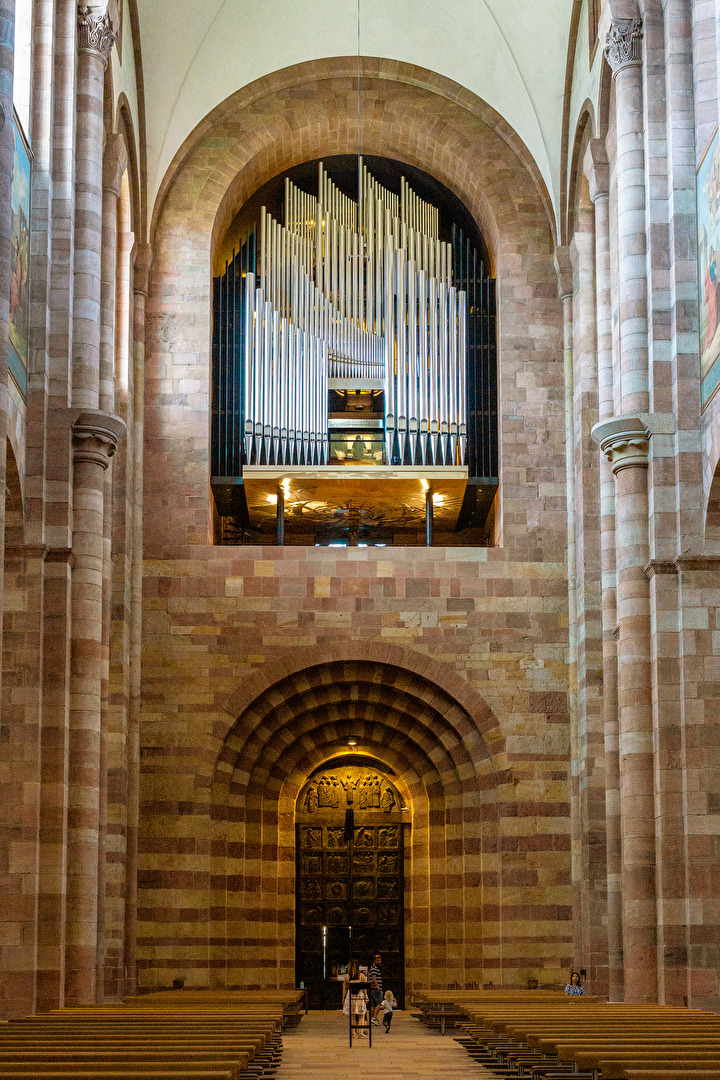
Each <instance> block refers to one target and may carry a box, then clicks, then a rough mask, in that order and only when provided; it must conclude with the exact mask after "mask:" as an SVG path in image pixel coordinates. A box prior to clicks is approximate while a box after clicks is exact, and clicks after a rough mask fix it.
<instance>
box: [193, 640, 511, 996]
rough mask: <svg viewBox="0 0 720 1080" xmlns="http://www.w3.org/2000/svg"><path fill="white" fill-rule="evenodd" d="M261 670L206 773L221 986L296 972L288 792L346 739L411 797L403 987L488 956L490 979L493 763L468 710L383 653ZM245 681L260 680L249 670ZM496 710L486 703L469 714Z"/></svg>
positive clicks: (466, 976) (433, 981)
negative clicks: (276, 671) (486, 942)
mask: <svg viewBox="0 0 720 1080" xmlns="http://www.w3.org/2000/svg"><path fill="white" fill-rule="evenodd" d="M398 651H402V650H398ZM416 659H417V660H419V659H420V658H419V657H418V658H416ZM293 666H294V665H293V662H292V661H289V662H288V667H290V668H291V669H292V668H293ZM416 666H421V665H420V664H417V663H416ZM430 666H433V665H430ZM263 674H264V675H265V678H264V680H262V681H265V682H266V685H265V686H264V688H263V689H261V690H260V691H259V692H258V693H255V694H254V695H253V692H252V690H250V689H249V688H244V687H243V688H241V689H240V691H239V692H238V695H239V700H243V699H244V700H245V702H246V704H245V707H244V709H243V710H242V712H241V713H240V715H239V716H238V717H237V720H236V722H235V723H234V724H233V725H232V726H230V727H229V730H228V732H227V734H226V735H225V737H224V739H223V743H222V748H221V750H220V753H219V755H218V759H217V763H216V768H215V773H214V776H213V784H212V796H211V799H212V811H211V812H212V816H213V820H214V828H213V836H214V844H215V850H216V858H215V860H214V868H213V877H214V880H215V881H216V883H217V887H216V889H215V894H214V897H213V903H212V911H213V913H214V914H213V918H214V919H215V920H216V922H218V923H219V924H220V925H219V926H218V927H216V929H214V930H213V931H211V932H210V934H209V937H210V938H211V939H218V938H219V937H220V938H221V937H222V932H223V929H224V933H225V940H224V941H223V942H222V948H221V949H219V950H218V956H220V955H221V954H222V956H223V958H224V965H223V966H222V967H221V968H220V969H219V970H217V971H216V973H215V977H216V981H217V982H218V984H220V985H228V984H230V985H232V984H233V983H234V982H238V983H242V984H243V985H267V982H266V980H267V979H268V977H269V978H270V980H271V981H272V980H273V977H274V979H275V982H276V984H277V985H279V986H282V985H288V984H289V983H292V981H293V975H294V972H293V970H292V963H293V959H294V858H295V852H294V843H295V840H294V807H295V800H296V798H297V795H298V792H299V791H300V789H301V788H302V786H303V784H304V783H305V780H306V778H307V777H308V775H309V774H310V773H311V772H312V771H313V770H314V769H315V768H316V767H317V766H319V765H322V764H325V763H327V764H329V765H330V766H332V761H333V759H334V758H340V757H342V756H344V755H346V754H347V753H348V740H349V739H350V738H352V740H353V742H354V743H355V744H356V745H355V746H354V747H353V754H356V755H357V756H358V759H359V760H361V759H364V760H368V759H372V760H376V761H380V762H382V763H384V764H385V765H386V766H387V767H388V768H389V769H390V770H392V772H393V774H394V775H396V776H397V777H399V779H400V781H401V782H402V784H403V786H404V787H405V788H406V789H407V790H408V792H409V795H410V810H411V814H410V852H409V859H408V860H407V867H408V871H409V874H410V881H409V884H408V888H407V896H408V907H407V909H406V946H405V950H406V980H407V984H408V986H410V987H412V986H414V985H415V986H422V985H436V986H446V985H447V984H448V983H451V982H454V981H456V980H459V981H461V982H468V983H472V982H475V983H480V982H483V981H487V980H486V978H485V976H486V974H487V973H486V971H485V968H486V966H487V969H488V971H489V972H490V974H489V975H487V979H491V978H493V972H495V978H496V981H497V969H496V964H495V962H494V960H490V959H489V958H486V957H485V956H484V950H483V938H487V939H490V938H494V937H495V936H496V935H497V933H498V927H497V925H494V923H495V922H496V920H495V919H494V918H493V916H492V914H491V911H492V910H493V909H496V908H497V899H498V894H497V892H496V890H495V889H493V888H492V886H491V878H492V870H491V868H490V866H489V865H488V862H487V860H488V859H492V857H493V854H492V853H493V852H496V850H497V836H498V810H499V806H498V788H497V775H496V772H495V768H494V765H493V760H492V757H491V755H490V753H489V751H488V749H487V747H486V745H485V742H484V739H483V736H482V732H481V731H480V729H479V727H478V725H477V724H476V722H475V721H474V719H473V717H472V716H471V715H470V713H469V712H468V711H467V709H466V708H465V707H464V706H463V704H462V703H461V702H460V701H459V700H458V699H457V698H456V697H455V696H454V695H452V694H451V693H449V692H447V691H446V690H445V689H444V688H443V687H442V686H441V685H439V684H438V683H435V682H433V681H432V680H431V678H430V677H429V676H428V674H427V673H422V672H421V671H412V670H410V669H408V668H405V667H400V666H398V665H397V664H394V663H391V662H388V661H387V660H386V661H384V662H381V661H379V660H377V659H375V660H369V659H362V658H356V659H352V660H334V661H333V660H326V661H325V662H318V663H315V664H312V665H311V666H306V667H304V668H299V667H296V668H295V670H290V671H288V672H287V673H286V674H285V675H284V676H283V675H280V677H279V678H275V680H274V681H269V673H267V674H266V673H263ZM248 681H252V682H254V683H255V687H254V689H256V690H257V689H258V686H257V684H258V682H259V681H260V680H258V678H257V677H256V679H254V680H248ZM443 681H445V680H443ZM458 682H460V683H462V680H458ZM464 689H465V695H464V696H465V697H466V698H468V699H473V698H474V697H475V696H476V695H474V694H473V692H472V690H471V688H470V687H468V686H466V687H465V688H464ZM238 695H236V697H237V696H238ZM491 715H492V714H491V713H490V710H489V709H487V706H484V708H483V709H482V710H481V711H480V715H479V717H478V719H479V720H480V721H481V722H482V721H483V720H486V721H487V720H488V719H489V717H490V716H491ZM228 882H232V886H231V887H230V886H228ZM218 931H220V933H218ZM274 951H275V953H276V956H277V961H276V963H275V965H274V971H268V970H267V969H268V964H269V958H270V957H272V955H273V952H274ZM270 967H271V968H272V967H273V965H272V964H270Z"/></svg>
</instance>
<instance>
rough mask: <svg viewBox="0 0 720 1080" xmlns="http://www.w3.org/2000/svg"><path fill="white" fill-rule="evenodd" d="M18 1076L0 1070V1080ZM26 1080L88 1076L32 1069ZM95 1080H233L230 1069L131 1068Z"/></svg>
mask: <svg viewBox="0 0 720 1080" xmlns="http://www.w3.org/2000/svg"><path fill="white" fill-rule="evenodd" d="M17 1075H18V1074H17V1073H14V1072H6V1071H4V1070H3V1069H2V1068H0V1080H10V1078H12V1077H16V1076H17ZM23 1075H24V1076H25V1077H26V1080H87V1078H88V1074H87V1073H83V1072H75V1071H74V1070H72V1069H71V1068H69V1067H67V1066H66V1067H65V1069H64V1070H62V1071H59V1072H50V1073H48V1072H45V1071H44V1070H43V1069H42V1068H37V1069H33V1071H32V1072H30V1073H24V1074H23ZM92 1076H93V1077H94V1078H95V1080H150V1078H151V1077H152V1080H233V1074H232V1070H231V1069H225V1068H222V1067H220V1068H215V1069H214V1070H213V1071H212V1072H195V1071H193V1070H191V1069H187V1068H186V1069H184V1070H182V1072H167V1071H162V1070H157V1071H155V1072H150V1073H148V1072H135V1071H134V1070H133V1069H132V1068H122V1069H103V1070H102V1071H101V1070H98V1071H96V1072H93V1073H92Z"/></svg>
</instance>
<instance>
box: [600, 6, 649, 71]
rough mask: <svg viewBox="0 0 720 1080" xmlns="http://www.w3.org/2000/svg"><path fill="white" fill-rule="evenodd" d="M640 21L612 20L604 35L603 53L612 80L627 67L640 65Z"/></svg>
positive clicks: (641, 34) (641, 32)
mask: <svg viewBox="0 0 720 1080" xmlns="http://www.w3.org/2000/svg"><path fill="white" fill-rule="evenodd" d="M642 37H643V24H642V19H614V20H613V22H612V24H611V26H610V29H609V30H608V32H607V34H606V35H605V47H604V49H603V52H604V54H605V59H606V60H607V62H608V64H609V65H610V67H611V68H612V73H613V79H617V77H618V74H619V73H620V72H621V71H623V70H624V69H625V68H627V67H639V66H640V65H641V64H642Z"/></svg>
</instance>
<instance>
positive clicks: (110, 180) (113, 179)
mask: <svg viewBox="0 0 720 1080" xmlns="http://www.w3.org/2000/svg"><path fill="white" fill-rule="evenodd" d="M127 165H128V156H127V149H126V147H125V140H124V138H123V137H122V135H108V136H107V138H106V139H105V147H104V150H103V191H110V192H112V194H113V195H114V196H115V197H116V198H118V199H119V198H120V192H121V190H122V178H123V173H124V172H125V170H126V169H127Z"/></svg>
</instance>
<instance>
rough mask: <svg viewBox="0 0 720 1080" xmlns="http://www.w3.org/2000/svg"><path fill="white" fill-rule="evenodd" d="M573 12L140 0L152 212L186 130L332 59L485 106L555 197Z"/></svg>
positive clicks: (374, 2)
mask: <svg viewBox="0 0 720 1080" xmlns="http://www.w3.org/2000/svg"><path fill="white" fill-rule="evenodd" d="M573 3H574V0H442V2H440V3H438V2H437V0H138V11H139V19H140V37H141V43H142V53H143V67H144V79H145V102H146V114H147V144H148V183H149V195H150V200H151V203H152V201H153V200H154V198H155V194H156V192H157V189H158V187H159V185H160V183H161V180H162V177H163V175H164V173H165V172H166V170H167V168H168V166H169V165H170V163H171V161H172V159H173V157H174V155H175V153H176V152H177V150H178V149H179V147H180V146H181V145H182V143H183V141H184V140H185V139H186V138H187V137H188V135H189V134H190V133H191V132H192V130H193V128H194V127H195V126H196V125H197V124H198V123H199V122H200V121H201V120H202V119H203V117H204V116H206V115H207V113H208V112H210V110H211V109H213V108H214V107H215V106H216V105H218V104H220V102H222V101H223V100H225V98H227V97H228V96H229V95H230V94H232V93H233V92H235V91H236V90H239V89H241V88H242V87H243V86H246V85H247V84H248V83H251V82H253V81H254V80H256V79H259V78H261V77H262V76H264V75H267V74H269V73H270V72H272V71H276V70H278V69H281V68H284V67H288V66H290V65H292V64H299V63H303V62H305V61H309V60H317V59H320V58H325V57H330V56H348V55H354V54H356V53H357V51H358V11H359V28H360V34H359V37H360V51H361V53H362V54H363V55H366V56H376V57H382V58H385V59H389V60H400V61H404V62H405V63H408V64H415V65H417V66H419V67H422V68H427V69H429V70H431V71H435V72H437V73H438V74H440V75H443V76H445V77H446V78H448V79H452V80H453V81H455V82H456V83H459V84H460V85H461V86H463V87H465V88H466V89H468V90H470V91H471V92H472V93H474V94H476V95H477V96H478V97H480V98H482V99H483V100H484V101H486V102H487V103H488V104H489V105H491V106H492V107H493V108H494V109H495V110H496V111H497V112H498V113H500V114H501V115H502V116H503V117H504V118H505V120H506V121H507V122H508V123H509V124H510V125H511V126H512V127H513V128H514V129H515V131H516V132H517V134H518V135H519V136H520V138H521V139H522V140H523V141H524V142H525V144H526V146H527V147H528V149H529V150H530V152H531V154H532V155H533V156H534V158H535V161H536V163H537V166H538V168H539V170H540V172H541V174H542V176H543V178H544V180H545V183H546V184H547V187H548V191H549V192H550V195H551V198H552V200H553V202H554V203H555V204H556V206H557V203H558V198H559V191H560V160H561V137H562V113H563V93H564V84H565V66H566V58H567V49H568V37H569V31H570V20H571V10H572V7H573Z"/></svg>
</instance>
